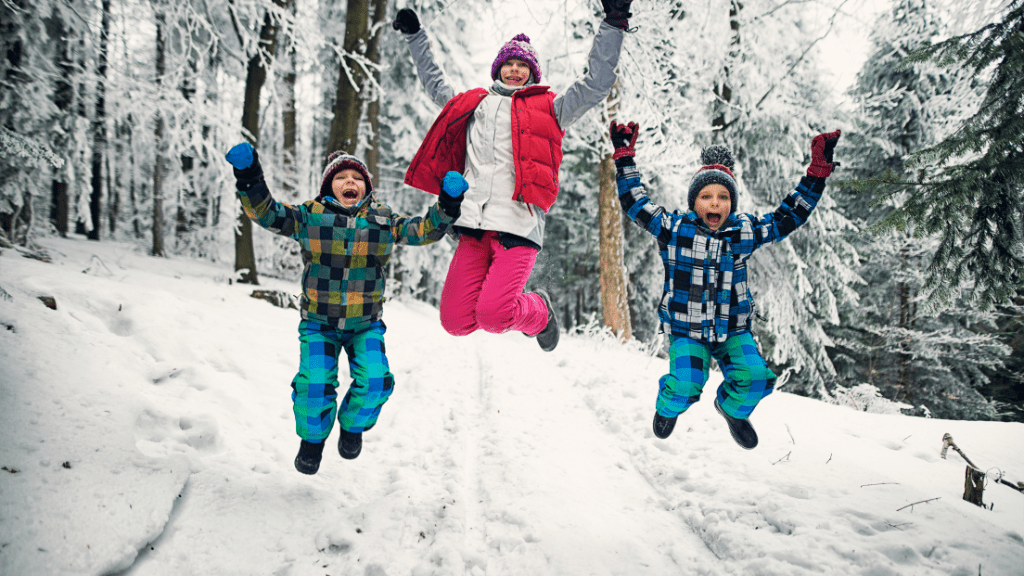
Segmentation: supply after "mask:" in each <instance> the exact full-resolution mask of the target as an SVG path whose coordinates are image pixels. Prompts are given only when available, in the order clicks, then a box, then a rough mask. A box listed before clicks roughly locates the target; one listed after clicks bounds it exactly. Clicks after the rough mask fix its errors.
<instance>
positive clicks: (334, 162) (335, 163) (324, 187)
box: [320, 150, 373, 196]
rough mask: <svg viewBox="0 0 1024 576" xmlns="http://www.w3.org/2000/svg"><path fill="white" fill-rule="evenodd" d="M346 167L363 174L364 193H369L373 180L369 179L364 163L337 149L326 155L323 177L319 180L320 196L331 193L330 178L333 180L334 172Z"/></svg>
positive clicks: (368, 172)
mask: <svg viewBox="0 0 1024 576" xmlns="http://www.w3.org/2000/svg"><path fill="white" fill-rule="evenodd" d="M346 168H351V169H353V170H355V171H357V172H359V173H360V174H362V175H363V179H364V180H366V194H367V195H369V194H370V192H371V191H372V190H373V181H371V180H370V171H369V170H367V169H366V164H363V161H362V160H360V159H359V158H356V157H355V156H352V155H351V154H349V153H348V152H345V151H344V150H338V151H337V152H331V155H330V156H328V157H327V166H326V167H325V168H324V178H323V180H322V181H321V182H320V195H321V196H330V195H331V180H334V175H335V174H337V173H338V172H341V171H342V170H344V169H346Z"/></svg>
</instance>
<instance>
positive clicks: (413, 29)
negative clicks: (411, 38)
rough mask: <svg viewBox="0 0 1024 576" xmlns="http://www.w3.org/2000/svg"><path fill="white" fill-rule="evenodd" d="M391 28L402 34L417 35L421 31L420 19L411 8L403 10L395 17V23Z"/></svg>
mask: <svg viewBox="0 0 1024 576" xmlns="http://www.w3.org/2000/svg"><path fill="white" fill-rule="evenodd" d="M391 27H392V28H394V29H395V30H398V31H400V32H401V33H402V34H415V33H417V32H419V31H420V19H419V18H417V17H416V13H415V12H413V11H412V10H410V9H409V8H402V9H401V10H399V11H398V14H397V15H395V21H394V22H392V23H391Z"/></svg>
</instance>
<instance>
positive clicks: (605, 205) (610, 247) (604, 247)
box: [597, 82, 633, 341]
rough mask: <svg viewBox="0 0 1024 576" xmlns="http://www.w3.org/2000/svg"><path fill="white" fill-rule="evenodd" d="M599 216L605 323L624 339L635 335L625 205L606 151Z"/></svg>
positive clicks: (611, 114)
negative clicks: (626, 255)
mask: <svg viewBox="0 0 1024 576" xmlns="http://www.w3.org/2000/svg"><path fill="white" fill-rule="evenodd" d="M618 100H619V83H618V82H616V83H615V86H613V87H612V91H611V94H609V95H608V102H609V105H608V114H607V116H606V117H605V118H604V120H605V122H606V123H610V122H611V121H612V120H614V119H615V117H616V115H617V113H618V109H619V102H618ZM599 186H600V190H599V192H598V210H597V213H598V220H599V221H600V234H601V240H600V254H599V257H600V263H601V312H602V315H603V320H604V325H605V326H607V327H609V328H611V329H612V332H615V333H616V334H618V335H619V337H620V338H622V340H623V341H625V340H629V339H630V338H632V337H633V327H632V321H631V319H630V316H629V273H628V272H627V270H626V266H625V264H623V244H624V240H623V235H622V234H623V230H622V208H620V206H619V192H618V187H617V186H616V185H615V161H614V160H612V155H611V154H605V155H604V158H602V159H601V165H600V184H599Z"/></svg>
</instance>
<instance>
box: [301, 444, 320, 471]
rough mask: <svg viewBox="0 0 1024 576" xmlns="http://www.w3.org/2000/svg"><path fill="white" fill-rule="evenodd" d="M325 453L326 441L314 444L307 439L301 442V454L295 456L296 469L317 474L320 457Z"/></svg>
mask: <svg viewBox="0 0 1024 576" xmlns="http://www.w3.org/2000/svg"><path fill="white" fill-rule="evenodd" d="M323 455H324V443H323V442H320V443H318V444H314V443H313V442H306V441H305V440H303V441H302V443H301V444H299V455H298V456H296V457H295V469H296V470H298V471H299V472H302V473H303V474H316V471H317V470H319V469H320V458H322V457H323Z"/></svg>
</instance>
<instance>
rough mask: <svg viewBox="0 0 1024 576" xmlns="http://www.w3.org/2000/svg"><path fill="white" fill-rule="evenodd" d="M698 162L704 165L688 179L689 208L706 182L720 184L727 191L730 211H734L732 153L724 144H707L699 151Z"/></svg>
mask: <svg viewBox="0 0 1024 576" xmlns="http://www.w3.org/2000/svg"><path fill="white" fill-rule="evenodd" d="M700 163H701V164H703V165H704V166H703V167H701V169H700V170H697V173H696V174H694V175H693V180H691V181H690V194H689V196H688V198H687V202H688V203H689V207H690V210H693V206H694V204H695V203H696V202H697V194H698V193H700V191H701V190H703V189H704V187H705V186H707V185H708V184H721V185H722V186H725V188H726V189H727V190H728V191H729V200H731V201H732V206H731V207H730V210H731V212H735V211H736V177H735V176H733V175H732V169H733V167H735V162H734V161H733V159H732V153H730V152H729V149H728V148H726V147H725V146H718V145H715V146H708V147H707V148H704V149H703V150H701V151H700Z"/></svg>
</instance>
